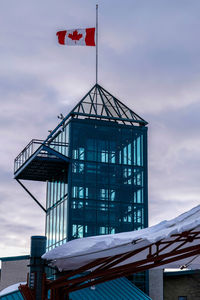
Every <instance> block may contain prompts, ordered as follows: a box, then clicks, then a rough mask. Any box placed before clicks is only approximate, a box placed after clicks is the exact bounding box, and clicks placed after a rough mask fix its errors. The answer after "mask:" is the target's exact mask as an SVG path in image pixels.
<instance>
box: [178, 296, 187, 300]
mask: <svg viewBox="0 0 200 300" xmlns="http://www.w3.org/2000/svg"><path fill="white" fill-rule="evenodd" d="M178 300H187V296H178Z"/></svg>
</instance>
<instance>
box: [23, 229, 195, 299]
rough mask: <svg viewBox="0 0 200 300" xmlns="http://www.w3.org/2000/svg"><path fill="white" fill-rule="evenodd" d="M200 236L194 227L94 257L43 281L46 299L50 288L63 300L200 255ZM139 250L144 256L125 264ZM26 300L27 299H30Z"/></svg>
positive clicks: (53, 294) (56, 296)
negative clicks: (121, 252) (75, 293)
mask: <svg viewBox="0 0 200 300" xmlns="http://www.w3.org/2000/svg"><path fill="white" fill-rule="evenodd" d="M199 239H200V231H199V230H197V229H192V230H188V231H184V232H182V233H180V234H173V235H171V236H170V238H168V239H163V240H160V241H158V242H156V243H152V244H149V245H147V246H145V247H142V248H140V249H137V250H133V251H129V252H126V253H123V254H118V255H113V256H109V257H107V258H105V257H104V258H99V259H95V260H94V261H92V262H90V263H88V264H86V265H85V266H82V267H81V268H78V269H77V270H75V271H69V272H68V274H67V275H64V276H62V277H60V278H59V279H57V280H53V281H50V280H44V285H43V290H44V298H43V300H45V299H47V292H48V291H49V290H50V291H51V293H50V294H51V298H50V299H51V300H57V299H59V300H61V299H64V298H63V297H64V295H65V297H66V296H67V295H69V293H71V292H74V291H76V290H80V289H84V288H86V287H91V286H94V285H96V284H100V283H103V282H106V281H109V280H113V279H117V278H119V277H123V276H127V275H130V274H133V273H137V272H141V271H145V270H148V269H151V268H155V267H159V266H163V267H164V266H165V265H167V264H169V263H171V262H175V261H180V262H181V260H183V259H186V258H189V257H196V256H199V255H200V243H197V244H195V241H196V242H197V240H199ZM193 242H194V243H193ZM138 253H140V255H141V256H142V259H140V260H137V261H135V262H133V263H124V262H125V261H126V260H127V259H129V258H131V257H134V256H136V255H137V254H138ZM184 267H186V266H181V265H180V268H184ZM21 290H23V286H21ZM25 299H27V300H28V299H29V298H25ZM65 299H66V298H65Z"/></svg>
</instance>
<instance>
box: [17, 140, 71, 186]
mask: <svg viewBox="0 0 200 300" xmlns="http://www.w3.org/2000/svg"><path fill="white" fill-rule="evenodd" d="M68 146H69V145H68V144H66V143H62V142H51V143H49V142H47V143H45V142H44V141H41V140H35V139H34V140H31V142H30V143H29V144H28V145H27V146H26V147H25V148H24V149H23V150H22V151H21V153H20V154H19V155H18V156H17V157H16V158H15V161H14V178H15V179H25V180H35V181H47V180H50V181H51V180H64V181H67V174H68V167H69V161H70V159H69V157H68V156H67V154H68Z"/></svg>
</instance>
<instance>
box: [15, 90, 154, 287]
mask: <svg viewBox="0 0 200 300" xmlns="http://www.w3.org/2000/svg"><path fill="white" fill-rule="evenodd" d="M60 118H61V119H62V120H61V122H60V124H59V125H58V126H57V127H56V128H55V129H54V130H53V131H52V132H51V133H50V135H49V136H48V137H47V139H46V140H45V141H39V140H32V141H31V142H30V143H29V144H28V145H27V146H26V147H25V149H24V150H23V151H22V152H21V153H20V154H19V155H18V156H17V158H16V159H15V172H14V176H15V179H17V180H18V182H19V183H20V184H21V185H22V186H23V187H24V185H23V184H22V183H21V181H20V180H21V179H23V180H35V181H43V182H44V181H47V202H46V208H43V209H44V210H45V212H46V236H47V250H51V249H52V248H54V247H56V246H59V245H62V244H63V243H65V242H66V241H69V240H71V239H75V238H81V237H87V236H93V235H100V234H113V233H118V232H124V231H132V230H138V229H142V228H144V227H147V226H148V183H147V122H146V121H145V120H144V119H142V118H141V117H140V116H138V115H137V114H136V113H135V112H133V111H132V110H131V109H129V108H128V107H127V106H126V105H124V104H123V103H122V102H121V101H119V100H118V99H116V98H115V97H114V96H113V95H111V94H110V93H109V92H108V91H106V90H105V89H104V88H102V87H101V86H100V85H98V84H96V85H95V86H94V87H93V88H92V89H91V90H90V91H89V92H88V93H87V94H86V95H85V96H84V97H83V99H82V100H81V101H80V102H79V103H78V104H77V105H76V106H75V107H74V109H73V110H72V111H71V112H70V113H69V114H68V115H67V116H66V117H63V116H62V115H61V116H60ZM26 190H27V189H26ZM29 193H30V192H29ZM134 277H135V278H134V279H135V280H134V281H135V282H136V283H137V282H139V286H140V287H141V288H143V289H145V274H140V275H136V276H134Z"/></svg>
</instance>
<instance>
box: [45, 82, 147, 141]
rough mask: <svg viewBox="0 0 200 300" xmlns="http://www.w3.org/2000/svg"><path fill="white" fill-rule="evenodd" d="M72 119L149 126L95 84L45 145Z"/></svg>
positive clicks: (51, 134) (52, 133)
mask: <svg viewBox="0 0 200 300" xmlns="http://www.w3.org/2000/svg"><path fill="white" fill-rule="evenodd" d="M70 118H77V119H81V118H88V119H96V120H107V121H115V122H117V123H120V124H126V125H139V126H145V125H147V124H148V122H147V121H145V120H144V119H143V118H141V117H140V116H139V115H138V114H136V113H135V112H134V111H132V110H131V109H130V108H128V107H127V106H126V105H125V104H123V103H122V102H121V101H120V100H118V99H117V98H116V97H114V96H113V95H112V94H110V93H109V92H108V91H106V90H105V89H104V88H103V87H102V86H100V85H99V84H95V85H94V86H93V87H92V88H91V90H90V91H89V92H88V93H87V94H86V95H85V96H84V97H83V98H82V99H81V101H80V102H79V103H78V104H77V105H76V106H75V107H74V108H73V109H72V111H71V112H70V113H69V114H68V115H67V116H66V117H65V118H64V119H63V120H62V121H61V122H60V123H59V124H58V126H57V127H56V128H55V129H54V130H53V131H52V132H51V133H50V135H49V136H48V137H47V139H46V140H45V141H44V143H46V142H47V141H49V139H50V141H51V140H53V139H54V138H55V137H56V136H57V134H59V133H60V130H59V131H58V129H59V128H60V127H61V126H65V124H66V123H67V121H68V120H69V119H70ZM56 133H57V134H56Z"/></svg>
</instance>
